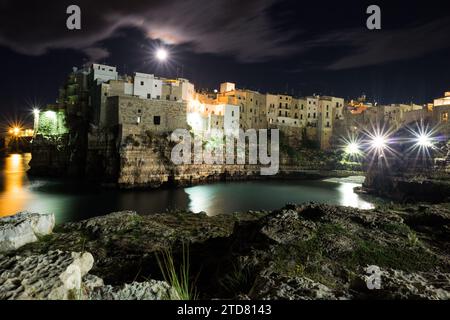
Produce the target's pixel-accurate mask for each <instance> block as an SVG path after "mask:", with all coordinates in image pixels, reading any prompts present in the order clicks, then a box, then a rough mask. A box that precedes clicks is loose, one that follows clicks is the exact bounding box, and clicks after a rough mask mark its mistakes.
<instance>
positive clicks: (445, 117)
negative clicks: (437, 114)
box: [442, 112, 448, 122]
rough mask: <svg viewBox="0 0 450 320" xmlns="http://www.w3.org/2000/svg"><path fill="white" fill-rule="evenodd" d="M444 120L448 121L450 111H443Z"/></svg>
mask: <svg viewBox="0 0 450 320" xmlns="http://www.w3.org/2000/svg"><path fill="white" fill-rule="evenodd" d="M442 121H445V122H447V121H448V112H443V113H442Z"/></svg>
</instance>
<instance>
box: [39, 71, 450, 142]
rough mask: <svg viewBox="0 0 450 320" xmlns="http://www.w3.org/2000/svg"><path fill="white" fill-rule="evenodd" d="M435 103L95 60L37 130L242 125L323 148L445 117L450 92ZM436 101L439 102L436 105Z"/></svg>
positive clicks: (72, 79)
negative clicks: (127, 69) (379, 99)
mask: <svg viewBox="0 0 450 320" xmlns="http://www.w3.org/2000/svg"><path fill="white" fill-rule="evenodd" d="M449 97H450V93H447V94H446V96H445V97H444V98H442V99H436V100H435V101H434V104H431V106H421V105H416V104H391V105H377V104H371V103H367V102H366V101H365V99H364V98H362V99H358V100H357V101H354V100H351V101H348V102H347V101H345V100H344V99H343V98H339V97H331V96H319V95H312V96H307V97H294V96H291V95H286V94H272V93H260V92H257V91H252V90H247V89H239V88H236V85H235V84H234V83H230V82H225V83H222V84H221V85H220V90H214V91H213V92H197V91H196V90H195V87H194V84H193V83H191V82H190V81H189V80H187V79H183V78H177V79H167V78H161V77H157V76H155V75H152V74H145V73H139V72H136V73H134V75H133V76H128V75H120V74H119V73H118V71H117V68H116V67H114V66H107V65H101V64H93V65H91V66H90V67H86V68H83V69H77V68H74V70H73V72H72V73H71V74H70V75H69V76H68V79H67V81H66V83H65V85H64V86H63V88H61V90H60V94H59V99H58V103H57V104H55V105H50V106H47V107H46V108H45V109H43V110H41V111H40V112H39V114H38V115H37V118H38V121H37V122H36V123H37V128H35V129H36V134H39V133H41V134H46V135H52V134H63V133H65V132H66V131H67V125H65V124H66V123H67V122H68V121H72V122H73V120H74V119H78V120H80V119H82V120H83V121H85V122H86V123H90V124H91V125H93V126H95V127H97V128H103V129H107V128H117V127H120V130H121V135H122V136H124V137H125V136H128V135H132V134H136V133H139V132H145V131H151V132H170V131H173V130H175V129H178V128H190V129H191V130H192V131H194V132H197V133H204V132H208V131H212V130H213V129H221V130H223V131H224V132H225V133H227V134H236V133H237V132H238V130H239V129H240V128H241V129H244V130H247V129H266V128H278V129H280V130H281V131H283V133H284V134H285V136H287V137H288V138H290V139H289V141H291V142H292V143H293V144H294V146H299V145H301V144H302V142H304V141H305V140H308V141H309V142H313V143H314V145H316V146H319V147H320V148H321V149H328V148H330V147H332V146H333V142H335V141H337V140H338V139H339V137H340V136H342V135H345V134H346V132H348V131H351V130H360V129H361V127H364V126H367V125H369V124H370V123H377V122H380V121H383V122H385V123H389V124H390V125H392V126H394V127H396V128H400V127H401V126H402V125H404V124H405V123H411V122H413V121H417V120H419V119H425V118H429V119H430V120H432V121H434V122H444V123H445V122H448V113H449V111H448V108H449V104H450V103H449V102H448V98H449ZM433 105H434V106H435V108H434V109H433Z"/></svg>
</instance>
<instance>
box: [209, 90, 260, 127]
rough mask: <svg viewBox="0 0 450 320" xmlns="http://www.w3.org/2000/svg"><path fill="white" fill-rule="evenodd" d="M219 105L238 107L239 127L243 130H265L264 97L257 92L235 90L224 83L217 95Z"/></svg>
mask: <svg viewBox="0 0 450 320" xmlns="http://www.w3.org/2000/svg"><path fill="white" fill-rule="evenodd" d="M217 101H218V103H219V104H228V105H234V106H239V113H240V116H239V126H240V128H242V129H243V130H247V129H265V128H267V111H266V96H265V95H264V94H261V93H259V92H257V91H252V90H243V89H236V88H235V84H234V83H231V82H225V83H222V84H221V85H220V92H219V93H218V94H217Z"/></svg>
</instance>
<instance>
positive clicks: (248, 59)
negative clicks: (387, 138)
mask: <svg viewBox="0 0 450 320" xmlns="http://www.w3.org/2000/svg"><path fill="white" fill-rule="evenodd" d="M448 3H449V1H448V0H445V1H444V0H443V1H432V0H428V1H394V0H391V1H376V2H374V1H336V0H335V1H322V0H314V1H277V0H259V1H257V0H238V1H235V0H182V1H181V0H180V1H173V0H163V1H158V0H157V1H137V0H128V1H124V0H121V1H116V0H108V1H103V0H96V1H91V0H89V1H88V0H82V1H77V0H71V1H65V0H59V1H18V0H13V1H10V0H0V57H1V61H2V64H1V65H2V68H1V70H2V75H1V77H0V97H1V100H0V109H1V111H0V114H1V117H0V120H11V119H13V118H18V117H22V118H24V117H25V116H26V115H27V114H28V113H29V110H30V109H31V107H32V105H33V104H36V103H37V104H41V105H42V104H46V103H51V102H54V101H55V99H56V97H57V94H58V88H59V87H60V85H61V84H62V83H63V81H64V79H65V76H66V75H67V73H69V72H70V71H71V70H72V67H73V66H82V65H83V64H86V63H89V62H93V61H96V62H102V63H106V64H111V65H116V66H117V67H118V68H119V72H120V73H121V74H123V73H128V74H132V72H134V71H140V72H148V73H155V74H156V75H158V76H176V75H177V74H178V75H183V76H184V77H185V78H188V79H190V80H191V81H193V82H194V83H195V85H196V87H197V89H200V88H205V89H206V88H209V89H215V88H218V85H219V83H220V82H224V81H231V82H236V83H237V85H238V87H239V88H248V89H254V90H259V91H261V92H280V93H284V92H286V93H289V94H293V95H296V96H299V95H310V94H313V93H316V94H329V95H336V96H341V97H344V98H355V97H358V96H359V95H361V94H363V93H365V94H366V95H367V96H368V97H369V98H370V99H371V100H375V101H378V102H380V103H402V102H411V101H414V102H416V103H426V102H430V101H431V100H432V99H433V98H437V97H440V96H442V95H443V92H444V91H446V90H447V91H448V90H450V5H449V4H448ZM71 4H77V5H79V6H80V7H81V10H82V30H81V31H69V30H67V28H66V19H67V17H68V15H67V14H66V8H67V6H69V5H71ZM370 4H377V5H379V6H380V7H381V10H382V30H376V31H370V30H368V29H367V28H366V19H367V17H368V15H367V14H366V8H367V7H368V6H369V5H370ZM161 44H165V45H166V46H168V48H169V49H170V64H168V65H165V66H163V65H160V64H157V63H156V62H155V61H154V59H153V51H154V49H155V48H156V47H158V46H160V45H161Z"/></svg>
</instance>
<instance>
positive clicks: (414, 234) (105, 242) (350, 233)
mask: <svg viewBox="0 0 450 320" xmlns="http://www.w3.org/2000/svg"><path fill="white" fill-rule="evenodd" d="M449 227H450V204H449V203H446V204H440V205H426V204H422V205H418V206H414V205H409V206H402V205H398V204H397V205H395V206H392V207H391V208H390V207H389V206H386V207H384V208H376V209H372V210H359V209H355V208H349V207H341V206H331V205H322V204H303V205H293V204H292V205H286V206H285V207H283V208H282V209H279V210H273V211H248V212H242V213H235V214H232V215H220V216H213V217H209V216H207V215H205V214H193V213H190V212H185V211H181V212H172V213H164V214H155V215H152V216H141V215H137V214H136V213H134V212H131V211H123V212H116V213H112V214H108V215H105V216H99V217H95V218H91V219H88V220H83V221H79V222H69V223H64V224H62V225H59V226H57V227H56V229H55V230H54V232H53V233H51V234H48V235H46V236H43V237H40V238H39V240H38V241H36V242H33V243H29V244H27V245H25V246H23V247H21V248H18V249H16V250H13V251H10V252H6V253H3V255H0V278H1V277H2V273H3V274H4V272H6V273H7V272H8V270H10V269H9V268H12V267H13V266H16V267H17V268H19V267H23V268H27V263H31V262H30V261H35V260H36V261H41V260H42V259H49V256H51V257H53V258H51V259H50V260H51V261H53V260H52V259H56V260H55V262H54V263H55V264H58V263H61V262H58V261H60V258H59V257H61V256H64V257H66V258H64V260H63V261H66V260H67V261H72V260H71V259H69V258H67V257H68V256H67V254H69V253H70V252H79V253H80V254H83V252H88V253H89V254H90V255H92V259H93V262H92V265H91V267H90V268H89V270H88V272H86V274H85V275H84V276H83V282H82V285H83V286H85V287H84V289H85V290H86V292H87V294H88V295H87V296H86V297H84V298H86V299H93V297H94V296H96V297H100V298H102V299H104V298H105V297H106V296H107V295H106V292H109V293H108V294H112V293H111V292H113V293H115V294H116V296H121V297H122V298H124V299H126V298H127V297H126V296H124V291H123V290H125V289H124V288H129V287H130V286H132V287H133V288H135V287H139V288H144V289H145V288H147V289H148V290H150V289H149V287H151V288H153V289H154V286H155V283H156V282H157V283H159V282H161V281H162V282H163V283H164V277H162V275H161V270H160V268H159V266H158V263H157V260H156V255H157V254H158V253H161V252H163V251H164V250H171V252H172V255H173V259H174V263H175V265H179V264H180V263H181V261H182V257H183V254H184V253H183V252H185V251H184V250H185V249H183V248H185V247H184V245H185V244H188V246H189V255H190V268H191V269H190V270H191V274H190V278H189V279H190V283H191V284H192V285H193V286H195V287H196V289H197V290H198V292H199V297H198V298H199V299H206V300H210V299H230V298H231V299H251V300H255V299H256V300H259V299H282V300H283V299H288V298H290V299H299V300H301V299H371V298H382V299H412V298H414V299H446V298H450V292H449V291H446V290H447V289H446V288H448V285H449V284H450V257H449V254H448V252H446V251H442V250H443V249H444V248H445V246H446V243H448V240H449V239H448V232H447V231H446V230H447V228H449ZM66 252H68V253H66ZM69 256H70V254H69ZM2 260H4V261H7V262H3V263H2ZM22 265H23V266H22ZM367 265H377V266H379V267H380V268H381V271H382V276H383V280H382V281H383V282H382V283H383V287H382V290H368V289H367V287H366V286H365V271H364V268H366V267H367ZM1 266H9V267H7V268H6V269H5V267H1ZM54 267H55V268H56V266H54ZM2 268H3V269H2ZM28 268H29V266H28ZM39 268H44V267H37V268H36V269H35V270H33V271H32V273H38V272H44V273H45V270H40V269H39ZM237 270H240V271H239V272H238V273H236V272H237ZM238 274H239V275H238ZM20 276H22V277H26V276H27V274H26V273H24V274H21V275H20ZM20 276H19V277H20ZM28 276H30V277H32V276H36V274H34V275H33V274H29V275H28ZM55 277H56V276H55ZM92 277H96V278H95V279H97V280H96V281H94V282H95V283H96V286H97V287H95V286H94V285H93V279H92ZM433 277H438V278H439V279H441V280H440V282H436V281H435V280H433V279H434V278H433ZM56 278H57V277H56ZM56 278H51V279H48V281H47V283H48V284H52V285H54V286H57V285H60V282H58V281H60V280H58V279H59V278H57V279H56ZM98 279H101V280H102V281H99V280H98ZM195 279H197V280H195ZM443 279H444V280H443ZM445 279H447V280H445ZM23 280H25V279H21V281H15V282H14V283H16V284H17V285H18V287H15V288H14V289H12V288H9V289H7V288H6V287H5V286H2V285H1V284H0V297H1V298H8V297H9V298H18V297H22V298H23V297H24V296H23V295H24V294H26V296H27V297H28V298H31V299H36V298H39V297H41V298H43V299H47V298H51V297H50V296H48V294H49V288H47V287H45V288H43V287H41V285H42V284H39V283H38V284H30V285H27V281H23ZM155 281H156V282H155ZM158 281H159V282H158ZM100 282H101V284H100ZM0 283H1V281H0ZM169 285H170V284H169ZM163 287H164V286H163ZM31 288H32V289H33V290H31ZM165 288H166V289H167V287H165ZM144 289H142V290H144ZM147 289H145V290H147ZM153 289H152V290H153ZM166 291H167V290H166ZM126 292H128V295H130V294H132V293H130V291H126ZM38 293H39V294H40V295H41V296H39V295H37V294H38ZM119 293H120V294H119ZM135 294H136V292H135ZM105 295H106V296H105ZM113 296H114V295H113ZM108 297H111V295H109V296H108ZM152 297H153V298H154V299H157V298H158V297H157V295H156V297H155V295H153V296H152ZM128 298H130V299H131V298H133V297H130V296H128ZM134 298H136V297H135V296H134Z"/></svg>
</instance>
